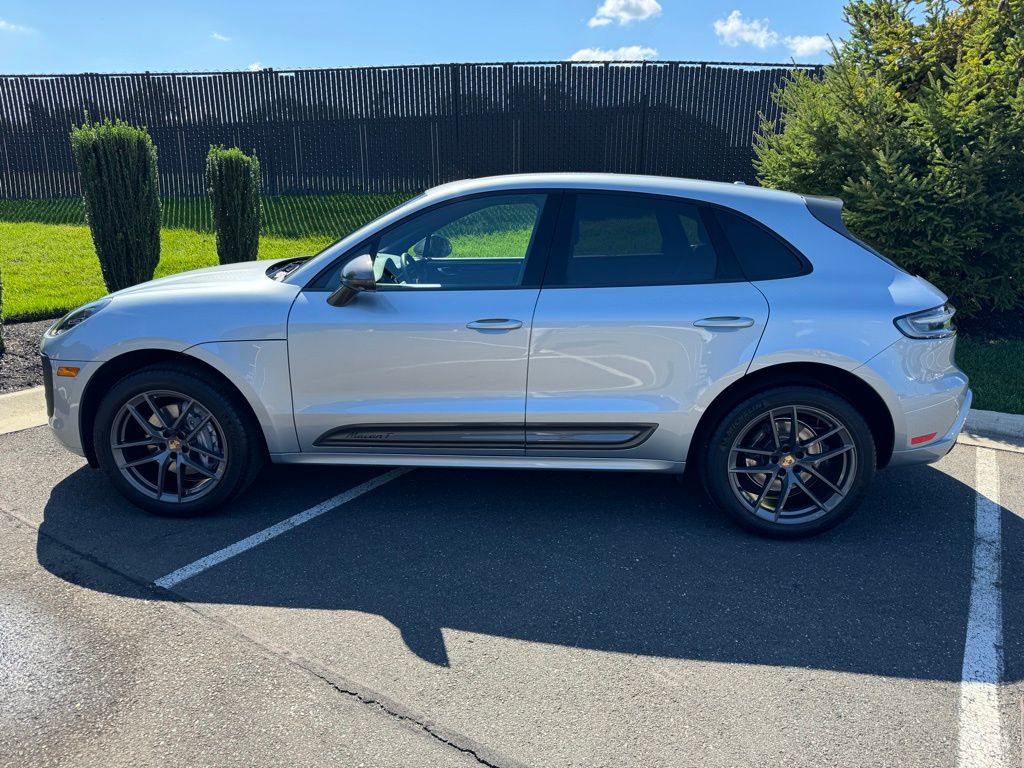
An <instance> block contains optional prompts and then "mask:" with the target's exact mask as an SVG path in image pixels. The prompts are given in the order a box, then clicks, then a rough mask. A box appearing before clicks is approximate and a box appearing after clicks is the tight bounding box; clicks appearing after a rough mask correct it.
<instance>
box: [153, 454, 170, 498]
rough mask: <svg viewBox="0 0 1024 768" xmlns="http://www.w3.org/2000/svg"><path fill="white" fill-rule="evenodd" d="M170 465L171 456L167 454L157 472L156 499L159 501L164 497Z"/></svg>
mask: <svg viewBox="0 0 1024 768" xmlns="http://www.w3.org/2000/svg"><path fill="white" fill-rule="evenodd" d="M170 463H171V455H170V454H169V453H165V454H164V455H163V459H162V460H161V461H160V466H159V467H158V469H157V472H156V497H157V498H158V499H159V498H160V497H161V496H163V495H164V483H165V482H166V480H167V465H168V464H170Z"/></svg>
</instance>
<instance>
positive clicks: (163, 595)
mask: <svg viewBox="0 0 1024 768" xmlns="http://www.w3.org/2000/svg"><path fill="white" fill-rule="evenodd" d="M385 472H387V470H382V469H380V468H312V467H277V468H272V469H270V470H268V471H266V472H265V473H264V475H263V477H262V478H261V479H260V480H259V482H258V484H257V485H256V486H255V487H254V488H253V489H252V490H251V491H249V492H248V493H247V494H245V495H244V496H243V497H242V498H241V499H240V500H239V501H238V502H237V503H236V504H234V505H233V506H232V507H230V508H229V509H227V510H225V511H224V512H223V513H222V514H219V515H216V516H213V517H207V518H202V519H198V520H169V519H161V518H156V517H151V516H148V515H146V514H144V513H142V512H140V511H138V510H136V509H135V508H133V507H131V506H130V505H128V504H127V503H126V502H124V501H123V500H122V499H121V497H120V496H118V495H117V494H116V493H115V492H114V491H113V490H112V489H111V487H110V486H109V485H108V484H107V483H106V482H105V481H104V480H103V478H102V477H101V476H100V475H99V474H98V473H96V472H94V471H93V470H91V469H89V468H88V467H86V466H85V465H84V462H83V461H82V460H80V459H78V458H76V457H74V456H72V455H70V454H68V453H67V452H66V451H64V450H63V449H62V448H61V447H60V446H59V445H57V443H56V441H55V440H54V439H53V438H52V437H51V435H50V434H49V431H48V429H47V428H45V427H42V428H35V429H28V430H24V431H21V432H17V433H13V434H7V435H2V436H0V512H2V514H0V546H2V551H3V556H2V558H0V611H2V622H0V690H2V691H3V699H2V703H0V764H3V765H18V766H25V765H51V764H52V765H74V766H87V765H97V766H99V765H102V766H113V765H135V766H137V765H319V764H324V765H327V764H331V765H337V764H342V765H396V766H398V765H402V766H418V765H430V766H433V765H479V764H487V765H495V766H503V767H504V766H523V765H537V766H612V765H614V766H626V765H638V766H677V765H678V766H689V765H695V766H696V765H700V766H737V765H757V766H770V765H780V766H781V765H837V766H852V765H898V766H941V765H985V766H988V765H992V766H1019V765H1021V764H1022V763H1021V719H1022V713H1024V710H1022V705H1021V702H1022V700H1024V686H1022V684H1021V680H1022V679H1024V483H1022V482H1021V481H1020V480H1019V478H1020V477H1022V476H1024V454H1020V453H1014V452H1009V451H993V450H988V449H980V448H976V447H973V446H968V445H960V446H958V447H957V448H955V449H954V451H953V452H952V453H951V454H950V455H949V456H947V457H946V458H945V459H943V460H942V461H941V462H940V463H939V464H937V465H934V466H924V467H913V468H908V469H905V470H901V471H890V472H883V473H881V474H880V475H879V476H878V478H877V480H876V482H875V484H874V486H873V488H872V490H871V492H870V494H869V496H868V497H867V499H866V501H865V503H864V505H863V507H862V509H861V510H860V511H859V512H858V513H857V514H856V515H855V517H854V518H852V519H851V520H850V521H849V522H848V523H846V524H844V525H843V526H841V527H840V528H839V529H837V530H835V531H832V532H830V533H828V534H826V535H824V536H821V537H818V538H815V539H811V540H807V541H802V542H796V543H786V542H774V541H767V540H763V539H759V538H755V537H752V536H750V535H748V534H746V533H743V532H741V531H739V530H737V529H736V528H734V527H733V526H732V525H730V524H729V523H728V522H727V521H726V520H725V519H724V518H722V517H720V516H719V515H718V514H717V513H716V512H715V511H714V510H713V509H711V508H710V507H709V505H708V504H707V502H706V501H705V500H704V499H703V498H702V497H701V495H700V494H699V492H698V491H697V490H696V489H695V488H694V487H693V484H692V483H689V484H687V483H684V484H682V485H680V484H679V483H677V482H676V481H675V480H674V479H673V478H672V477H667V476H655V475H640V474H611V473H606V474H597V473H568V472H525V471H504V472H503V471H485V470H467V471H457V470H435V469H416V470H412V471H409V472H405V473H394V474H393V475H390V476H388V477H387V478H383V479H382V478H381V476H382V475H383V474H384V473H385ZM374 478H378V479H377V480H376V481H375V483H376V484H375V483H374V482H371V483H370V485H366V484H367V483H368V481H373V479H374ZM979 485H983V486H984V487H981V493H980V494H979V490H978V489H979ZM352 489H355V491H354V492H350V493H348V494H347V495H343V496H341V497H340V498H341V501H340V502H339V501H338V499H337V498H335V497H338V494H345V492H346V491H351V490H352ZM364 491H365V492H364ZM996 495H997V496H998V498H995V499H993V498H991V497H992V496H996ZM328 499H334V501H333V502H332V504H329V505H326V506H327V507H330V508H328V509H326V510H325V509H324V508H323V507H318V506H317V505H320V504H322V503H323V502H324V501H325V500H328ZM986 509H987V510H988V514H989V515H990V516H989V518H987V519H988V520H989V522H990V523H993V522H994V524H995V527H996V529H995V534H994V535H995V536H996V537H997V538H996V539H994V541H995V546H994V547H990V548H989V549H987V550H986V549H985V545H986V542H987V543H988V544H992V542H993V539H991V538H988V539H986V538H985V537H986V536H988V537H991V535H992V533H993V532H992V529H991V527H990V528H988V529H986V530H983V531H981V532H980V539H979V537H978V536H976V530H975V515H976V511H977V512H978V514H979V515H981V514H982V512H984V511H985V510H986ZM305 510H314V514H307V515H306V516H305V518H301V519H300V520H299V522H301V524H300V525H297V526H295V527H289V525H288V524H286V525H284V526H278V524H280V523H282V521H286V520H289V519H290V518H292V516H294V515H297V514H300V513H302V512H303V511H305ZM318 510H319V511H318ZM307 518H308V519H307ZM273 526H278V527H277V528H273ZM268 528H269V529H271V533H278V534H279V535H274V536H271V535H269V534H262V535H261V536H259V537H258V538H256V539H252V538H250V537H253V536H255V535H257V534H260V532H264V531H266V530H267V529H268ZM218 552H220V553H221V554H220V555H216V556H214V557H212V558H211V555H214V553H218ZM979 553H980V555H979ZM979 556H982V557H987V558H989V561H988V562H989V565H990V566H991V565H992V558H995V565H996V567H997V570H996V571H995V572H994V573H995V576H994V577H993V579H990V580H989V582H988V586H989V588H990V589H989V591H988V592H986V591H985V589H984V583H985V573H984V572H979V571H978V566H979V560H978V558H979ZM197 563H198V565H197ZM175 574H177V575H175ZM1000 574H1001V575H1000ZM169 577H170V578H169ZM154 583H162V584H165V585H169V588H167V589H164V588H161V587H157V586H154ZM979 583H982V589H981V591H980V592H979V591H978V590H979ZM972 594H973V595H974V596H975V597H974V605H973V606H972V605H971V602H972ZM1000 612H1001V616H1002V621H1001V627H1002V640H1001V643H999V644H998V648H997V651H998V653H997V657H993V658H990V659H987V660H986V659H984V658H981V659H979V658H977V649H978V648H979V647H980V648H984V646H985V641H986V638H991V637H992V634H991V633H992V631H993V628H994V624H993V622H997V623H998V621H997V620H998V616H999V613H1000ZM979 633H980V634H979ZM969 638H970V639H969ZM979 638H980V639H979ZM965 655H966V658H967V660H968V664H967V665H965ZM986 664H988V665H992V664H997V665H1000V666H1001V673H1000V674H999V678H1000V679H1001V681H1002V682H1001V683H1000V684H999V685H998V686H996V685H994V684H992V685H987V686H986V684H985V683H984V680H982V684H981V685H980V687H978V686H977V684H976V683H970V682H969V683H964V682H963V679H964V673H965V666H968V667H971V668H972V669H973V668H974V666H977V665H980V667H982V668H983V667H985V665H986ZM982 677H984V674H983V675H982ZM979 691H980V693H979ZM988 695H991V698H990V700H988V703H987V705H986V699H985V697H986V696H988ZM965 697H967V699H969V700H971V701H973V702H974V703H970V702H968V704H965V703H964V702H965ZM972 697H973V698H972ZM986 706H987V707H988V709H986ZM967 746H969V747H971V748H970V749H966V747H967Z"/></svg>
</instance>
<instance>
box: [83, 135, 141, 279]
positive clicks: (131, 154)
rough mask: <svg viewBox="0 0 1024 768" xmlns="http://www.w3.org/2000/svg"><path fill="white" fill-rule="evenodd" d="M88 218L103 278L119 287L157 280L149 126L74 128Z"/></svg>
mask: <svg viewBox="0 0 1024 768" xmlns="http://www.w3.org/2000/svg"><path fill="white" fill-rule="evenodd" d="M71 149H72V152H73V153H74V157H75V163H76V164H77V165H78V172H79V175H80V176H81V181H82V196H83V198H84V199H85V216H86V221H87V222H88V224H89V229H90V231H91V232H92V242H93V245H95V247H96V255H97V256H98V257H99V261H100V269H101V270H102V272H103V282H105V283H106V285H107V290H108V291H117V290H120V289H122V288H127V287H128V286H130V285H135V284H136V283H142V282H145V281H146V280H152V279H153V272H154V270H155V269H156V265H157V263H158V262H159V261H160V195H159V189H158V184H157V175H156V146H155V145H154V144H153V139H151V138H150V136H149V134H148V133H147V132H146V130H145V129H144V128H136V127H135V126H131V125H128V124H127V123H124V122H121V121H120V120H118V121H115V122H110V121H109V120H104V121H103V122H102V123H92V124H90V123H89V121H88V118H86V122H85V124H83V125H81V126H78V127H76V128H74V129H73V130H72V131H71Z"/></svg>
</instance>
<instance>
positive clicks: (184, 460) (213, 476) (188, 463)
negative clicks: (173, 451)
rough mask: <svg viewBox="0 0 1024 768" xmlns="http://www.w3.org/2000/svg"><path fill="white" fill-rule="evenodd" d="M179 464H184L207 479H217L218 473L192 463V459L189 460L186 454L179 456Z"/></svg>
mask: <svg viewBox="0 0 1024 768" xmlns="http://www.w3.org/2000/svg"><path fill="white" fill-rule="evenodd" d="M178 463H179V464H184V465H185V466H186V467H188V468H189V469H192V470H195V471H196V472H198V473H199V474H201V475H206V476H207V477H209V478H211V479H213V480H216V479H217V473H216V472H212V471H210V470H209V469H207V468H206V467H204V466H203V465H202V464H199V463H198V462H195V461H192V460H191V459H189V458H187V457H186V456H185V455H184V454H178Z"/></svg>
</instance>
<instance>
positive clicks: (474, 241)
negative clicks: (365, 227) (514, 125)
mask: <svg viewBox="0 0 1024 768" xmlns="http://www.w3.org/2000/svg"><path fill="white" fill-rule="evenodd" d="M545 200H546V196H545V195H537V194H510V195H490V196H485V197H477V198H471V199H469V200H459V201H456V202H453V203H448V204H445V205H441V206H439V207H437V208H433V209H431V210H429V211H427V212H425V213H421V214H419V215H414V216H413V217H411V218H409V219H407V220H406V221H403V222H402V223H401V224H398V225H397V226H395V227H394V228H392V229H390V230H389V231H387V232H385V233H384V234H383V235H381V237H380V239H379V241H378V242H377V243H374V244H371V246H370V247H369V248H366V249H363V250H364V251H369V252H370V254H371V255H372V256H373V268H374V276H375V277H376V280H377V287H378V288H379V289H382V290H400V289H409V290H422V289H431V288H433V289H437V288H479V289H487V288H515V287H517V286H518V285H520V284H521V282H522V278H523V272H524V270H525V267H526V257H527V255H528V254H529V251H530V246H531V243H532V242H533V237H534V233H535V231H536V229H537V222H538V220H539V219H540V214H541V210H542V209H543V207H544V203H545ZM351 255H353V256H355V255H356V254H351ZM346 261H347V260H345V261H342V262H340V263H339V264H338V265H337V266H336V267H335V268H333V269H332V270H331V273H330V274H329V275H328V276H326V278H325V279H323V280H318V281H317V282H318V283H322V284H323V286H324V289H326V290H332V291H333V290H334V289H335V288H337V287H338V284H339V281H340V273H341V271H342V268H343V267H344V264H345V263H346Z"/></svg>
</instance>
